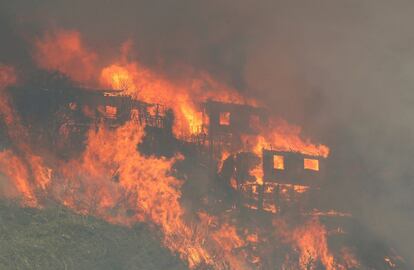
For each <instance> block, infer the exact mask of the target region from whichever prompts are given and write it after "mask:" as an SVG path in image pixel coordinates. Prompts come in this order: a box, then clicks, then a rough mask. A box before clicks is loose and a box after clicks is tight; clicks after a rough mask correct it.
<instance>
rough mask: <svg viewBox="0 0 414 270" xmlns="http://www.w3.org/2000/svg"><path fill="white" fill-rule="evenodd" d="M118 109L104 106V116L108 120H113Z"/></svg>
mask: <svg viewBox="0 0 414 270" xmlns="http://www.w3.org/2000/svg"><path fill="white" fill-rule="evenodd" d="M117 111H118V109H117V108H116V107H113V106H105V114H106V117H108V118H115V117H116V114H117Z"/></svg>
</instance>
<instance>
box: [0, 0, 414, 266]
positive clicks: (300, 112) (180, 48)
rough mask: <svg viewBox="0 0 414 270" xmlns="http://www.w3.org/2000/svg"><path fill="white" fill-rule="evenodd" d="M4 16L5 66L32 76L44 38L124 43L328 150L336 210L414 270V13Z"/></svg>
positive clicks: (210, 4)
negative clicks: (217, 83)
mask: <svg viewBox="0 0 414 270" xmlns="http://www.w3.org/2000/svg"><path fill="white" fill-rule="evenodd" d="M0 7H1V8H0V10H1V11H0V14H1V17H0V21H1V22H2V23H1V26H0V34H1V36H2V44H1V45H0V48H1V51H0V56H1V60H2V61H9V62H13V61H14V62H18V63H25V64H27V63H26V61H27V62H29V60H27V59H28V58H29V57H28V56H30V48H29V46H27V45H24V44H25V43H24V42H26V41H28V40H30V39H31V38H33V37H34V36H36V35H39V34H41V33H42V32H43V31H44V30H45V29H50V28H53V27H59V28H69V29H78V30H79V31H80V32H81V33H82V34H83V36H84V38H85V40H86V41H87V43H88V44H90V46H91V47H95V48H97V49H99V50H100V51H102V52H106V55H111V54H113V53H115V50H114V48H118V47H119V44H120V43H121V42H123V41H124V40H126V39H128V38H130V39H132V40H133V42H134V44H135V51H136V54H137V55H136V57H138V58H139V59H141V61H143V62H144V63H145V64H146V65H148V66H150V67H152V68H154V69H158V70H159V71H160V72H164V73H165V74H167V75H168V76H171V77H175V76H185V70H183V68H182V66H184V65H181V64H185V65H189V66H191V67H193V68H194V69H195V70H207V71H208V72H210V73H212V74H213V75H214V76H215V77H216V78H218V79H219V80H223V81H225V82H227V83H229V84H231V85H233V86H235V87H237V88H238V89H240V91H243V92H244V93H246V94H247V95H251V96H255V97H258V98H259V99H261V100H262V101H263V102H264V103H265V104H266V105H268V106H269V107H270V108H273V111H274V113H275V114H277V115H280V116H282V117H283V118H286V119H287V120H288V121H290V122H291V123H295V124H299V125H301V126H303V127H304V133H305V134H306V135H308V136H310V137H311V138H314V140H315V141H320V142H323V143H325V144H328V145H329V146H330V147H331V149H332V155H331V160H332V161H331V163H332V166H334V173H332V178H331V179H330V181H331V182H332V184H331V186H332V187H331V188H332V190H333V194H334V195H333V196H331V199H332V198H334V199H335V201H336V202H337V203H338V204H339V205H342V206H343V207H345V208H348V209H351V210H352V212H354V213H355V216H356V217H357V218H358V219H359V220H360V221H361V222H362V223H363V224H365V225H366V226H368V227H369V228H371V229H372V231H373V232H375V233H376V234H378V235H379V236H380V237H382V238H384V239H385V240H386V241H387V242H388V243H389V244H390V245H392V246H395V247H396V248H397V250H399V251H400V252H401V253H402V254H403V255H404V256H406V257H407V258H408V259H409V260H410V263H411V264H413V265H414V256H413V252H412V251H413V250H414V244H413V243H414V233H412V232H411V229H412V228H414V214H413V213H414V212H413V211H414V196H413V195H414V184H413V183H414V182H413V176H414V170H413V166H412V165H411V158H412V157H414V143H413V138H414V134H413V132H414V94H413V93H412V90H411V89H410V88H411V87H412V86H413V85H414V76H412V74H411V73H412V71H413V70H414V31H413V30H412V26H413V25H414V18H413V16H412V14H413V10H414V2H413V1H408V0H407V1H405V0H395V1H387V0H376V1H374V0H358V1H356V0H348V1H333V0H313V1H304V0H302V1H299V0H290V1H279V0H273V1H271V0H264V1H247V0H237V1H236V0H231V1H230V0H229V1H217V0H212V1H190V0H181V1H178V0H171V1H165V0H164V1H159V0H158V1H132V0H129V1H126V0H123V1H109V0H106V1H104V0H91V1H82V0H72V1H56V0H43V1H30V2H29V1H18V0H16V1H7V2H6V1H3V2H1V6H0ZM3 22H4V23H3ZM3 37H6V39H3ZM22 58H24V59H25V60H24V59H22ZM331 169H332V168H331Z"/></svg>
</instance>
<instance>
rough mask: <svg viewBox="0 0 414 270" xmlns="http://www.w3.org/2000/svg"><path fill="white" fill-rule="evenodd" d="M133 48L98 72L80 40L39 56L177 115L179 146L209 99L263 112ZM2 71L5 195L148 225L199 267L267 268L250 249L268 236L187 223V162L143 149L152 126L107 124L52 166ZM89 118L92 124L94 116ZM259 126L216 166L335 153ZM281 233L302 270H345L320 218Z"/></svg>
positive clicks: (42, 42)
mask: <svg viewBox="0 0 414 270" xmlns="http://www.w3.org/2000/svg"><path fill="white" fill-rule="evenodd" d="M130 46H131V44H130V43H129V42H127V43H125V44H123V45H122V48H121V54H120V56H119V57H118V58H117V59H113V61H111V62H110V64H108V65H99V64H98V63H99V59H98V55H99V54H98V53H96V52H93V51H91V50H90V49H87V46H85V44H84V42H83V41H82V38H81V35H80V34H79V33H78V32H76V31H67V30H58V31H55V32H51V33H47V34H46V35H45V36H44V37H42V38H40V39H37V40H36V41H35V52H34V55H33V56H34V59H35V60H36V62H37V64H38V65H39V66H40V67H42V68H44V69H48V70H57V71H59V72H61V73H63V74H65V75H67V76H69V77H70V78H71V79H73V80H75V81H76V82H78V83H81V84H87V85H92V86H99V87H104V88H111V89H117V90H120V95H127V96H131V97H132V98H134V99H137V100H141V101H144V102H147V103H150V104H162V105H164V106H166V107H167V108H171V109H172V110H173V112H174V117H175V119H174V127H173V133H174V135H175V137H176V138H183V137H185V135H188V134H189V135H197V134H199V133H202V132H203V131H205V127H204V124H205V122H206V121H205V120H206V119H204V116H203V113H202V109H203V108H202V107H201V104H202V103H203V102H205V101H207V100H208V99H213V100H216V101H225V102H234V103H238V104H244V103H248V104H250V105H255V104H257V102H256V101H254V100H250V99H245V98H243V97H242V96H241V95H240V94H239V92H237V91H236V90H235V89H232V88H231V87H228V86H227V85H224V84H221V83H219V82H217V81H216V80H214V79H213V78H211V76H210V75H208V74H207V73H203V72H198V73H195V72H194V73H191V76H190V77H189V78H187V79H181V80H172V79H169V78H167V77H166V76H163V75H162V74H159V73H157V72H156V71H155V70H152V69H149V68H148V67H145V66H144V65H142V64H141V63H140V62H139V61H137V60H134V61H132V60H131V59H129V58H128V53H129V50H130V48H131V47H130ZM0 71H1V73H0V75H1V76H0V86H1V88H0V94H1V99H0V117H1V119H3V120H4V122H5V124H6V126H7V130H8V134H7V135H8V136H9V137H10V138H11V139H12V144H13V145H12V147H11V150H6V151H3V152H0V173H1V174H3V175H5V176H6V178H7V181H8V182H7V186H6V188H5V189H4V193H5V194H2V195H4V196H8V197H12V198H16V197H22V201H23V204H25V205H28V206H32V207H41V206H42V199H43V198H47V199H53V200H55V201H57V202H59V203H61V204H63V205H65V206H66V207H69V208H71V209H73V210H74V211H76V212H77V213H80V214H85V215H94V216H97V217H100V218H102V219H104V220H106V221H108V222H111V223H115V224H120V225H125V226H130V225H133V224H135V223H137V222H146V223H149V224H151V225H152V226H153V228H154V229H156V230H158V231H160V232H161V235H162V241H163V244H164V245H165V246H166V247H168V248H169V249H170V250H171V251H172V252H173V253H176V254H178V255H179V256H180V258H181V259H182V260H184V261H186V262H187V264H188V266H189V267H190V268H197V267H200V268H201V267H203V266H204V265H207V266H210V267H211V268H213V269H219V270H221V269H241V270H243V269H246V270H247V269H255V268H254V267H253V266H252V260H250V261H249V259H248V258H249V257H250V258H254V260H253V262H254V264H259V263H260V262H261V257H260V256H262V254H259V255H257V254H253V255H252V254H248V255H246V252H245V251H241V250H243V249H245V248H246V247H250V246H252V245H259V244H261V243H262V242H263V241H264V239H263V238H262V237H261V235H262V234H260V233H256V232H255V233H254V234H248V235H244V236H243V235H241V234H240V231H242V230H241V229H240V228H239V227H238V226H237V222H235V221H234V220H233V219H232V218H225V217H223V216H221V217H220V218H219V217H216V216H213V215H211V214H207V213H204V212H197V215H196V217H195V218H194V217H188V216H191V215H189V213H187V212H186V209H184V207H183V205H182V204H181V197H182V193H181V189H182V186H183V184H184V180H181V179H179V178H177V177H175V176H174V171H173V170H172V168H173V165H174V163H175V162H176V161H178V160H180V159H182V158H183V157H181V156H180V154H177V155H176V156H175V157H173V158H170V159H168V158H158V157H154V156H145V155H143V154H141V153H140V152H139V151H137V145H139V144H140V143H141V142H142V140H143V137H144V136H145V132H144V127H143V126H139V125H137V124H136V123H135V122H133V121H130V122H127V123H126V124H123V125H121V126H119V127H116V128H112V129H109V128H107V127H105V126H104V125H100V126H99V127H98V128H96V127H94V128H91V129H90V130H89V132H88V135H87V141H86V148H85V150H84V151H83V153H82V154H81V156H80V157H76V158H73V159H72V160H69V161H56V162H55V163H53V165H50V164H47V162H46V161H45V160H44V159H43V158H42V157H41V156H38V155H36V154H35V153H34V151H33V149H32V147H31V140H30V137H29V135H28V133H27V131H26V129H25V127H23V125H22V124H21V123H20V119H19V117H18V114H17V113H16V112H15V111H14V109H13V106H12V104H11V103H10V102H9V99H8V96H7V93H6V92H5V91H3V89H4V88H5V87H7V86H9V85H12V84H14V83H15V82H16V78H15V74H14V70H13V69H10V68H8V67H1V68H0ZM73 106H75V105H74V104H71V105H69V107H71V108H72V107H73ZM73 108H74V107H73ZM157 108H158V107H157ZM82 110H83V111H84V112H85V114H88V115H89V116H91V117H93V115H94V114H93V112H92V111H91V109H90V108H87V107H85V108H82ZM103 110H105V112H106V113H107V114H108V115H109V116H113V117H115V115H116V114H117V110H116V108H115V107H111V106H106V107H103ZM231 120H232V116H231V115H230V113H224V114H223V115H220V117H219V122H220V124H221V125H224V126H228V125H230V123H231ZM256 122H257V121H256ZM256 124H257V123H255V126H256V127H257V128H258V129H259V130H258V133H257V134H254V135H246V136H244V137H243V141H245V142H246V141H248V142H249V144H248V145H247V146H244V149H224V150H223V151H222V152H221V156H220V158H219V160H217V161H218V163H219V165H218V166H219V167H222V166H223V162H224V161H225V159H227V158H228V157H230V156H232V157H234V156H235V154H237V153H240V152H241V151H242V150H243V151H246V150H247V151H251V152H253V153H254V154H256V155H257V156H259V157H261V155H262V149H264V148H267V149H269V148H270V149H275V150H279V151H291V152H298V153H302V154H305V155H309V156H317V157H327V156H328V155H329V148H328V147H327V146H325V145H317V144H314V143H312V142H311V141H310V140H307V139H303V138H302V137H301V129H300V128H299V127H297V126H292V125H290V124H288V123H287V122H285V121H282V120H276V119H270V121H269V123H268V124H266V125H265V126H259V125H256ZM273 163H274V168H275V169H278V170H283V169H285V163H284V160H283V157H279V156H274V157H273ZM304 168H305V169H311V170H315V171H318V170H319V162H318V160H316V159H305V160H304ZM250 175H251V176H254V177H255V183H249V184H251V185H254V189H255V194H258V192H257V190H256V189H258V188H262V189H263V190H266V192H265V193H266V194H267V195H269V194H272V191H274V190H273V189H272V188H275V186H272V187H271V185H267V183H266V182H265V179H263V178H264V176H263V164H262V163H261V162H259V163H258V164H257V166H255V167H254V168H252V169H251V171H250ZM233 180H234V179H233ZM237 185H238V184H237V183H236V182H235V181H233V183H231V186H232V187H233V188H234V189H235V190H236V189H238V188H239V187H238V186H237ZM277 188H278V189H280V192H281V193H288V192H289V191H291V190H293V191H294V192H296V193H298V194H302V193H305V192H307V191H308V189H309V187H307V186H302V185H293V184H277ZM253 193H254V192H253ZM265 199H266V198H265ZM263 207H264V208H266V207H268V208H269V209H271V212H272V213H277V209H276V208H277V207H278V206H277V205H276V206H275V205H271V206H270V205H266V201H265V202H264V206H263ZM252 209H253V208H252ZM256 209H257V207H256ZM257 210H259V209H257ZM274 225H275V226H274V227H273V228H271V229H270V230H274V229H278V231H279V230H280V231H281V232H280V234H281V235H282V238H283V239H284V241H285V242H289V243H291V244H292V245H293V246H294V248H295V249H296V250H297V251H298V252H299V253H300V255H299V262H298V263H299V265H300V269H304V270H305V269H313V268H309V265H311V264H312V262H313V261H314V260H319V261H321V262H322V264H323V265H324V266H325V267H326V269H327V270H334V269H345V268H341V267H342V266H340V265H338V264H337V263H336V262H335V259H334V256H333V254H332V253H331V252H330V251H329V249H328V243H327V232H326V228H325V227H324V226H323V225H322V224H321V223H319V221H318V220H317V219H315V218H311V219H310V220H308V221H307V222H306V223H305V225H303V226H299V227H296V228H293V229H290V228H289V229H288V228H287V226H286V225H283V224H282V225H281V224H279V223H275V224H274ZM266 241H268V240H267V239H266ZM255 251H256V249H255ZM257 252H258V251H257ZM258 253H259V252H258ZM343 256H344V257H346V256H347V258H348V259H347V262H348V265H355V264H354V261H353V259H352V256H351V255H350V253H349V252H348V253H346V255H343Z"/></svg>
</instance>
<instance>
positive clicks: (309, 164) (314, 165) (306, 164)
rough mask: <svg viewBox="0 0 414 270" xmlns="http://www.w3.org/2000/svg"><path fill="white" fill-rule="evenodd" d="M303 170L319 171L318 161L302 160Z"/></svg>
mask: <svg viewBox="0 0 414 270" xmlns="http://www.w3.org/2000/svg"><path fill="white" fill-rule="evenodd" d="M303 168H304V169H306V170H312V171H319V160H317V159H311V158H305V159H304V160H303Z"/></svg>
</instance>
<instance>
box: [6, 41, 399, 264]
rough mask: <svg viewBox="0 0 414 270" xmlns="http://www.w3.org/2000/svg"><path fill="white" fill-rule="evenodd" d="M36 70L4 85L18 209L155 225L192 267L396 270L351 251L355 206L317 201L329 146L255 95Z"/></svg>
mask: <svg viewBox="0 0 414 270" xmlns="http://www.w3.org/2000/svg"><path fill="white" fill-rule="evenodd" d="M57 39H58V40H60V39H63V40H64V41H65V42H63V43H62V44H61V45H62V46H61V47H62V48H63V50H65V48H66V47H65V45H66V44H67V40H69V41H73V40H75V41H77V42H75V45H77V46H78V47H79V48H78V49H79V50H80V51H82V48H81V46H80V44H81V42H80V41H79V40H78V39H79V36H77V35H76V34H75V35H74V34H73V33H63V34H62V36H59V35H58V37H57ZM52 41H54V40H52ZM39 42H40V43H39V44H40V45H39V44H38V46H39V47H40V49H39V50H41V51H42V49H43V48H44V47H47V48H49V46H46V45H49V44H48V43H49V42H50V40H46V41H39ZM42 42H45V43H46V45H45V44H43V43H42ZM59 42H60V41H59ZM52 43H53V44H54V42H52ZM75 47H76V46H75ZM51 48H55V47H53V46H52V47H51ZM41 53H42V54H45V55H44V57H41V61H46V60H45V59H48V57H47V56H48V53H49V51H48V50H45V51H42V52H41ZM84 54H85V55H88V52H87V51H86V52H83V53H82V55H84ZM57 55H60V54H57ZM54 60H55V59H54ZM58 60H60V58H58ZM58 60H57V61H58ZM124 61H127V60H125V59H124ZM58 62H59V61H58ZM49 64H50V65H49ZM42 67H43V68H45V67H47V69H51V70H55V69H57V70H58V71H59V72H55V73H53V72H45V73H46V78H47V79H46V80H42V79H41V80H40V83H39V82H33V81H28V82H25V83H22V84H18V85H15V86H13V84H14V83H10V84H7V85H6V86H7V87H6V86H4V87H2V89H1V91H0V94H1V97H2V99H1V100H0V128H1V130H0V142H1V147H0V174H1V175H2V176H3V175H4V176H5V178H6V179H8V181H9V182H8V183H7V184H8V186H10V187H11V192H9V193H8V194H7V196H9V197H11V198H19V200H21V201H22V205H24V206H30V207H39V208H41V207H46V206H47V202H50V201H53V202H54V203H58V204H60V205H62V206H64V207H67V208H69V209H71V210H72V211H74V212H75V213H78V214H81V215H92V216H95V217H98V218H100V219H103V220H105V221H107V222H110V223H113V224H117V225H122V226H131V225H134V224H137V223H142V222H144V223H148V224H151V226H153V229H154V232H155V233H156V234H159V235H161V236H160V237H161V243H162V245H163V246H165V247H167V248H168V250H169V251H171V253H172V254H174V255H176V256H177V257H178V258H180V259H181V260H182V261H183V262H185V264H186V265H187V266H188V268H190V269H199V270H204V269H217V270H228V269H232V270H233V269H235V270H236V269H237V270H239V269H242V270H250V269H263V270H268V269H269V270H270V269H275V268H276V269H300V270H319V269H322V270H345V269H349V270H351V269H393V268H394V269H395V268H396V267H397V266H398V267H399V266H401V267H400V268H401V269H404V263H403V261H402V260H401V259H400V258H399V257H398V256H397V255H395V254H394V253H392V252H391V251H390V249H388V248H384V249H383V250H382V252H381V253H376V254H377V256H376V257H375V259H372V260H371V259H368V260H366V259H365V258H364V257H361V256H358V255H359V254H360V252H359V250H358V246H357V245H355V244H354V242H355V240H354V238H353V236H352V235H354V234H352V230H355V229H352V228H355V226H354V225H352V223H353V220H352V217H351V215H350V214H348V213H347V212H345V211H344V212H341V211H339V210H337V209H332V208H334V207H331V205H327V206H326V208H327V209H322V208H320V207H319V206H320V205H319V204H318V198H319V195H320V194H323V193H324V192H325V189H324V187H325V184H326V182H327V181H329V176H330V174H329V168H328V162H329V147H328V146H325V145H323V144H314V143H312V142H311V141H310V140H309V139H303V138H302V136H301V130H300V128H299V127H296V126H293V125H290V124H288V123H287V122H286V121H282V120H280V119H276V118H275V117H272V116H271V115H270V114H269V112H268V111H267V110H266V109H265V108H261V107H260V106H258V105H257V102H255V101H254V100H249V99H247V98H246V99H245V98H243V97H242V96H241V94H240V93H239V92H237V91H235V90H234V89H230V88H228V87H225V86H223V85H221V84H220V83H218V82H215V81H214V80H212V79H211V78H209V77H205V76H204V77H202V78H201V79H200V78H197V79H194V80H191V81H190V82H180V83H176V82H170V81H168V80H167V79H166V78H165V77H162V76H159V75H158V74H156V73H155V72H154V71H151V70H149V69H146V68H145V67H142V66H141V65H139V64H138V63H135V62H131V63H124V62H123V61H120V62H119V63H118V62H116V63H114V64H111V65H109V66H106V67H101V69H99V68H96V70H101V71H100V72H99V75H97V78H99V79H97V81H99V83H98V87H94V88H90V87H83V86H80V85H82V84H81V82H79V80H76V79H77V78H76V79H74V78H67V77H66V76H63V75H62V74H61V73H65V74H66V75H68V76H70V75H71V71H70V70H69V69H68V70H69V71H68V70H67V69H66V67H65V68H63V67H64V65H63V64H62V65H61V64H60V63H59V65H57V66H56V65H55V62H54V61H51V63H43V62H42ZM7 70H8V69H7ZM10 70H11V69H10ZM7 72H11V71H7ZM76 74H77V76H78V75H79V74H78V73H77V72H76ZM81 75H82V74H81ZM35 77H37V78H41V76H38V75H36V76H35ZM72 77H73V76H72ZM0 79H1V77H0ZM206 89H210V90H206ZM211 89H213V90H211ZM349 224H351V226H349ZM369 258H371V257H369ZM373 258H374V257H373ZM384 258H386V259H384ZM363 264H366V265H367V266H364V267H365V268H364V267H362V266H361V265H363Z"/></svg>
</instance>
